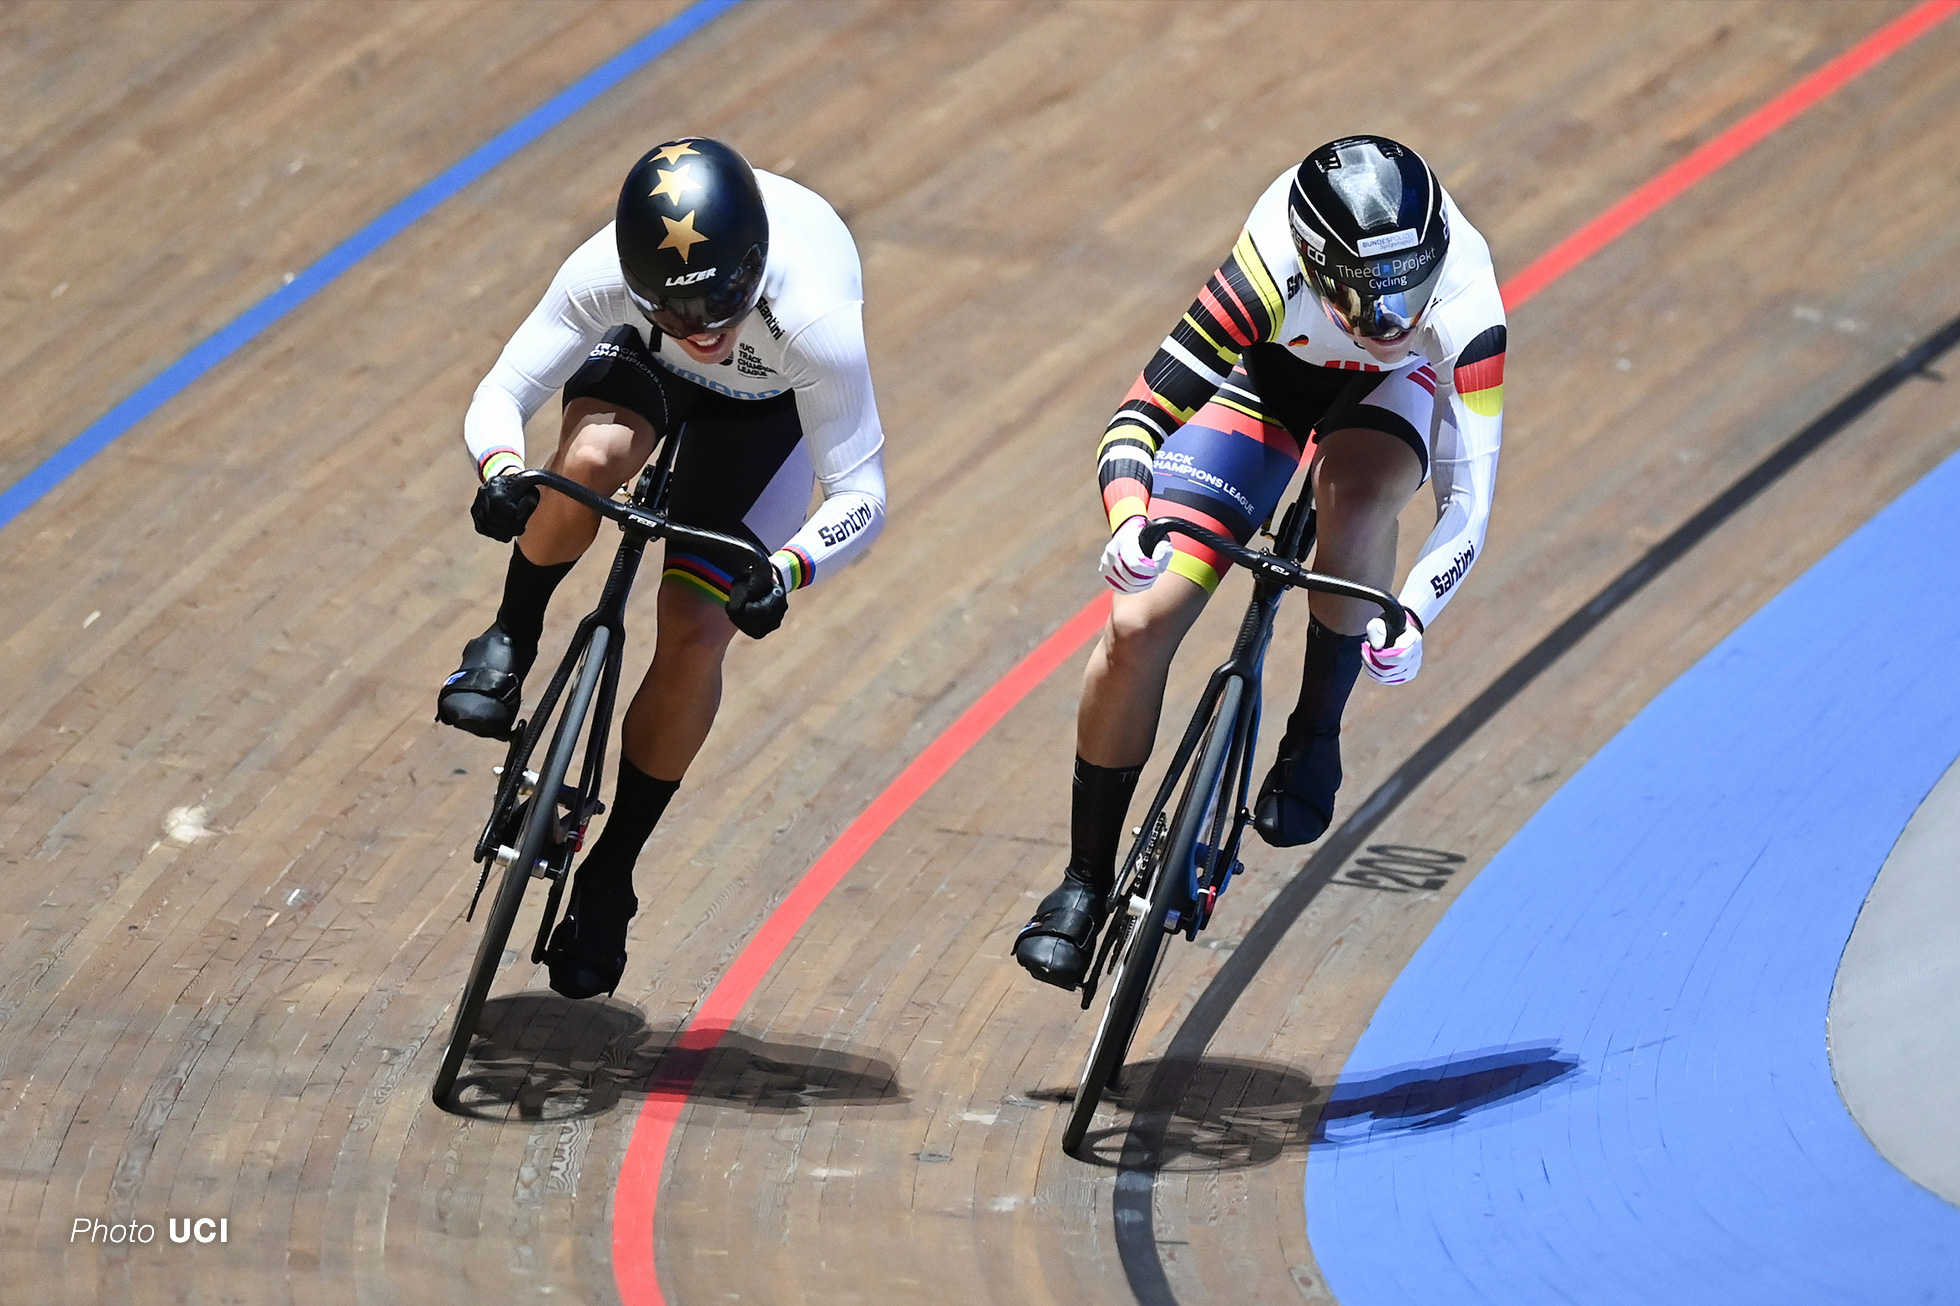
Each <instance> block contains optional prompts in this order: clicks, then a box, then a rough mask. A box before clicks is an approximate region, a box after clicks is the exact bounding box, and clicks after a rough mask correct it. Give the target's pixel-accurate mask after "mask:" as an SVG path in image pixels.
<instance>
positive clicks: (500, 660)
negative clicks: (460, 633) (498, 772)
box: [436, 622, 538, 739]
mask: <svg viewBox="0 0 1960 1306" xmlns="http://www.w3.org/2000/svg"><path fill="white" fill-rule="evenodd" d="M537 656H538V649H537V645H535V644H532V645H530V646H528V647H526V646H523V645H520V644H518V643H517V641H516V640H514V639H512V638H511V637H510V635H509V634H507V633H506V632H505V630H504V628H503V627H502V626H499V625H497V624H496V623H495V622H492V623H490V629H488V630H486V631H484V632H483V633H482V634H481V635H478V636H477V637H476V638H475V639H473V640H471V641H470V642H469V643H467V644H465V645H463V665H462V666H461V667H459V668H457V669H456V671H455V672H454V673H452V674H451V675H450V677H449V679H447V680H445V681H443V682H442V689H441V690H440V691H439V692H438V693H437V694H436V720H438V721H440V722H442V723H443V724H444V725H446V726H455V727H456V728H457V729H458V730H466V731H468V732H469V733H470V734H473V735H480V736H482V737H483V738H485V739H508V738H509V737H510V727H511V723H512V722H513V721H515V720H516V719H517V705H518V703H519V701H520V700H521V699H522V698H523V696H524V673H525V672H527V671H529V670H530V669H531V663H532V662H533V661H535V660H536V658H537Z"/></svg>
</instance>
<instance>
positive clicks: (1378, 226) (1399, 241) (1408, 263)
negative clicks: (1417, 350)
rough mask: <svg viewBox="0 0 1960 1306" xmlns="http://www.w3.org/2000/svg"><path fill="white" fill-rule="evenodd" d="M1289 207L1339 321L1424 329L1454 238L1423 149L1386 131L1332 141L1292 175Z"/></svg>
mask: <svg viewBox="0 0 1960 1306" xmlns="http://www.w3.org/2000/svg"><path fill="white" fill-rule="evenodd" d="M1286 212H1287V219H1288V221H1289V222H1290V224H1291V226H1292V228H1293V243H1294V246H1295V247H1296V248H1297V249H1298V250H1299V252H1300V265H1301V267H1302V268H1303V269H1305V271H1306V274H1307V282H1308V284H1309V285H1311V286H1312V287H1313V289H1314V293H1315V294H1316V295H1318V296H1319V297H1320V302H1321V305H1322V307H1324V308H1325V309H1326V310H1327V315H1328V316H1329V317H1331V318H1333V319H1334V324H1335V325H1336V326H1338V327H1340V328H1341V330H1343V331H1345V332H1347V333H1348V334H1349V335H1351V336H1358V337H1363V338H1366V339H1371V340H1394V339H1397V338H1399V337H1401V336H1404V335H1407V334H1408V333H1409V332H1410V331H1413V330H1414V329H1415V327H1416V323H1417V322H1418V321H1419V320H1420V319H1421V317H1422V312H1423V309H1425V308H1427V307H1428V305H1429V299H1430V296H1431V295H1432V294H1434V293H1435V290H1436V282H1437V279H1438V275H1439V274H1440V273H1441V271H1442V267H1443V256H1444V255H1445V254H1446V253H1448V252H1449V247H1450V229H1449V220H1448V218H1447V217H1445V216H1444V213H1443V188H1442V185H1441V184H1440V183H1439V182H1437V180H1436V174H1435V173H1433V172H1431V171H1430V170H1429V165H1428V164H1426V163H1424V162H1423V161H1422V158H1421V156H1420V155H1418V154H1417V153H1416V152H1415V151H1414V150H1412V149H1410V148H1409V147H1408V146H1406V145H1402V144H1399V143H1397V142H1395V141H1391V140H1389V139H1388V138H1387V137H1385V136H1348V137H1344V138H1342V139H1341V140H1338V141H1329V142H1328V143H1327V144H1325V145H1323V146H1321V147H1320V148H1319V149H1317V150H1315V151H1314V152H1313V153H1312V154H1309V155H1308V156H1307V157H1306V159H1305V160H1304V161H1303V162H1302V163H1301V164H1300V169H1299V171H1298V172H1296V173H1294V174H1293V186H1292V189H1291V191H1290V192H1289V193H1288V195H1287V204H1286Z"/></svg>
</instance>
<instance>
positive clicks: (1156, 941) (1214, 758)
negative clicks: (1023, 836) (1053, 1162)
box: [1062, 676, 1245, 1156]
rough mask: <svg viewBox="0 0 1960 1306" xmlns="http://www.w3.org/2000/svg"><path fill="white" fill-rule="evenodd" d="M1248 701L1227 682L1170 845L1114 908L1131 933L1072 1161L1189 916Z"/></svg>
mask: <svg viewBox="0 0 1960 1306" xmlns="http://www.w3.org/2000/svg"><path fill="white" fill-rule="evenodd" d="M1244 693H1245V684H1244V682H1243V681H1241V680H1240V679H1239V678H1238V677H1237V676H1233V677H1231V678H1229V679H1227V680H1226V682H1225V685H1224V688H1223V689H1222V690H1221V692H1220V693H1219V696H1218V699H1217V702H1216V705H1215V706H1214V708H1213V710H1212V715H1211V721H1210V724H1209V725H1207V726H1206V728H1205V736H1204V743H1203V745H1202V746H1201V747H1200V748H1199V750H1198V756H1197V763H1196V765H1195V766H1193V767H1192V769H1191V773H1190V777H1189V778H1188V779H1187V780H1186V781H1185V782H1184V792H1183V793H1182V794H1181V795H1180V796H1179V798H1178V803H1177V814H1176V816H1175V817H1174V818H1173V819H1172V821H1171V827H1170V835H1169V838H1168V839H1166V840H1164V841H1163V842H1162V843H1161V844H1160V845H1159V846H1158V847H1157V848H1156V849H1155V855H1154V857H1153V858H1152V860H1153V861H1154V863H1155V864H1154V865H1153V866H1151V867H1149V868H1148V873H1147V875H1146V876H1144V877H1140V878H1142V879H1143V881H1144V883H1143V885H1142V886H1140V887H1141V888H1142V890H1143V891H1142V893H1141V894H1140V895H1132V896H1130V897H1128V898H1127V899H1126V900H1125V901H1123V902H1120V903H1118V904H1116V908H1115V911H1114V912H1112V914H1111V920H1110V923H1109V928H1110V929H1112V930H1118V929H1122V930H1127V931H1128V937H1127V938H1126V939H1125V940H1124V942H1123V945H1122V952H1121V954H1120V956H1119V958H1118V960H1117V963H1116V973H1115V974H1114V975H1113V976H1112V977H1111V981H1110V986H1109V1002H1108V1003H1107V1004H1106V1005H1105V1006H1104V1007H1103V1014H1102V1021H1101V1023H1100V1024H1099V1025H1098V1026H1097V1027H1096V1037H1095V1040H1094V1041H1093V1042H1091V1043H1090V1045H1089V1059H1088V1061H1087V1062H1086V1063H1085V1064H1084V1066H1083V1068H1082V1079H1081V1082H1080V1083H1079V1084H1078V1085H1077V1087H1076V1090H1075V1102H1074V1104H1073V1105H1072V1106H1071V1108H1070V1110H1069V1117H1068V1124H1067V1125H1066V1126H1064V1127H1063V1129H1062V1150H1063V1151H1064V1152H1066V1153H1068V1154H1069V1155H1070V1156H1080V1155H1081V1152H1080V1149H1081V1147H1082V1141H1083V1140H1084V1139H1085V1138H1087V1137H1088V1135H1089V1126H1090V1125H1091V1124H1092V1123H1093V1122H1094V1120H1095V1115H1096V1107H1097V1106H1098V1105H1099V1104H1100V1103H1101V1101H1102V1096H1103V1093H1104V1092H1105V1091H1106V1090H1107V1089H1108V1087H1109V1085H1110V1084H1111V1082H1112V1081H1114V1080H1115V1079H1116V1077H1117V1072H1118V1071H1120V1070H1121V1069H1122V1067H1123V1061H1124V1059H1125V1058H1126V1057H1127V1056H1128V1055H1129V1051H1130V1041H1131V1040H1132V1039H1133V1038H1135V1037H1136V1030H1137V1023H1138V1022H1139V1021H1140V1020H1141V1019H1142V1018H1143V1004H1144V1001H1145V999H1146V998H1148V997H1149V994H1150V984H1151V981H1152V980H1154V979H1155V978H1156V975H1157V965H1158V962H1159V960H1160V958H1161V956H1162V953H1163V946H1164V936H1165V935H1166V934H1167V933H1169V929H1170V926H1169V921H1170V915H1171V912H1172V911H1174V910H1175V911H1179V912H1180V913H1182V912H1188V911H1190V910H1191V909H1192V903H1191V873H1192V866H1193V865H1194V859H1195V857H1196V856H1197V847H1198V833H1199V831H1200V830H1201V829H1203V827H1204V823H1205V819H1206V817H1207V816H1208V815H1209V814H1210V813H1211V811H1212V809H1213V806H1214V805H1215V804H1216V803H1217V802H1218V801H1219V790H1220V789H1221V787H1222V786H1223V783H1224V776H1225V761H1226V757H1227V755H1228V754H1230V752H1231V751H1232V737H1233V735H1234V734H1235V733H1236V732H1235V730H1234V728H1233V726H1234V723H1235V722H1236V721H1237V720H1238V714H1239V703H1240V700H1241V698H1242V697H1243V696H1244ZM1144 837H1145V838H1146V839H1149V838H1151V837H1152V835H1151V834H1150V833H1149V832H1146V833H1145V835H1144ZM1146 855H1150V854H1146Z"/></svg>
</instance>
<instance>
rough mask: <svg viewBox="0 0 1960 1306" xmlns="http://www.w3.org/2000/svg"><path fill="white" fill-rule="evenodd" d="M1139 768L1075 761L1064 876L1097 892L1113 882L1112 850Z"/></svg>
mask: <svg viewBox="0 0 1960 1306" xmlns="http://www.w3.org/2000/svg"><path fill="white" fill-rule="evenodd" d="M1142 774H1143V768H1142V767H1140V766H1097V765H1095V764H1094V763H1091V762H1085V761H1083V760H1082V759H1081V758H1080V757H1077V758H1076V759H1075V786H1074V790H1073V793H1072V795H1071V802H1070V805H1069V859H1068V873H1069V874H1070V875H1071V876H1073V877H1074V878H1075V879H1078V880H1080V881H1082V882H1083V883H1084V884H1087V885H1088V886H1089V887H1090V888H1092V889H1095V890H1096V891H1098V892H1100V893H1108V892H1109V889H1110V886H1111V885H1113V884H1114V883H1115V882H1116V848H1117V845H1118V844H1120V843H1121V842H1122V841H1123V817H1124V816H1125V815H1127V814H1128V812H1129V810H1130V797H1131V795H1133V794H1135V793H1136V788H1137V777H1138V776H1140V775H1142Z"/></svg>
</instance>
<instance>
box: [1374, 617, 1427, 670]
mask: <svg viewBox="0 0 1960 1306" xmlns="http://www.w3.org/2000/svg"><path fill="white" fill-rule="evenodd" d="M1387 639H1388V623H1387V622H1386V621H1383V620H1382V619H1381V618H1380V617H1376V618H1375V619H1374V620H1373V621H1371V622H1369V623H1368V629H1367V630H1366V631H1365V632H1364V633H1363V638H1362V640H1361V665H1362V666H1363V667H1365V668H1367V671H1368V675H1369V676H1370V677H1371V678H1372V679H1374V680H1376V681H1379V682H1380V683H1381V684H1384V685H1406V684H1408V683H1409V682H1410V681H1411V680H1414V679H1415V678H1416V672H1418V671H1420V670H1422V627H1420V626H1418V625H1416V623H1415V620H1414V618H1411V619H1410V621H1409V625H1408V628H1407V629H1405V630H1404V631H1403V632H1402V638H1400V639H1398V640H1396V641H1395V642H1394V643H1393V644H1390V645H1389V646H1388V647H1387V648H1383V647H1382V644H1383V643H1384V642H1385V641H1386V640H1387Z"/></svg>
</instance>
